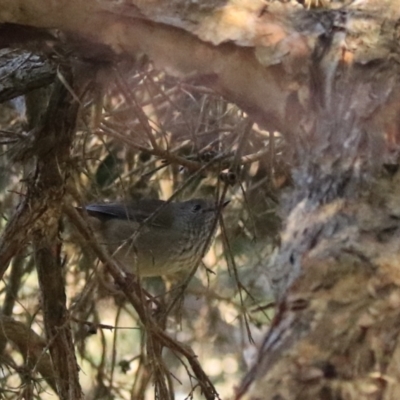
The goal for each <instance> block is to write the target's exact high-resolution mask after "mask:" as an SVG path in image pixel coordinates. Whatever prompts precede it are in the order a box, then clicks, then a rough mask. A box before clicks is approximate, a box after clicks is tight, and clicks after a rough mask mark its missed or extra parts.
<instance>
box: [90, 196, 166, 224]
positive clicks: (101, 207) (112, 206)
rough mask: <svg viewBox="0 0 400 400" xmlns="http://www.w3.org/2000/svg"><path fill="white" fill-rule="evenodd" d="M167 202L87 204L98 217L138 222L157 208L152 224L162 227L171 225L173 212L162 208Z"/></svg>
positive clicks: (153, 200)
mask: <svg viewBox="0 0 400 400" xmlns="http://www.w3.org/2000/svg"><path fill="white" fill-rule="evenodd" d="M164 204H165V202H164V201H162V200H156V199H151V200H144V201H138V202H136V203H131V204H124V203H104V204H89V205H87V206H85V208H86V211H87V212H88V214H89V215H91V216H93V217H96V218H100V219H101V218H104V219H112V218H117V219H124V220H132V221H135V222H138V223H142V222H144V221H145V220H146V219H147V218H149V217H150V216H151V215H153V214H154V213H155V212H157V210H160V211H159V212H158V213H157V214H156V215H155V216H154V218H152V219H151V221H150V223H151V224H152V225H157V226H160V227H168V226H170V225H171V223H172V221H171V217H172V216H171V217H170V215H171V213H168V212H163V209H162V208H161V207H162V206H163V205H164Z"/></svg>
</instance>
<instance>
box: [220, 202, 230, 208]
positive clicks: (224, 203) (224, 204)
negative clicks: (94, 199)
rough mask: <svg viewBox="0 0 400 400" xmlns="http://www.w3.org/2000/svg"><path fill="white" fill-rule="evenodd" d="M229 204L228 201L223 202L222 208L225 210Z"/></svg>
mask: <svg viewBox="0 0 400 400" xmlns="http://www.w3.org/2000/svg"><path fill="white" fill-rule="evenodd" d="M230 202H231V201H230V200H225V201H224V202H223V203H222V208H225V207H226V206H227V205H228V204H229V203H230Z"/></svg>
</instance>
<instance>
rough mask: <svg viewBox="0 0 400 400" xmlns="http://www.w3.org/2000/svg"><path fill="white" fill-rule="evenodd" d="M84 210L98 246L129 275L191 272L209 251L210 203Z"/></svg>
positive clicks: (99, 206)
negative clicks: (98, 242)
mask: <svg viewBox="0 0 400 400" xmlns="http://www.w3.org/2000/svg"><path fill="white" fill-rule="evenodd" d="M228 203H229V201H226V202H224V203H223V204H222V206H223V207H225V206H226V205H227V204H228ZM85 208H86V211H87V212H88V214H89V216H90V223H91V225H92V227H93V230H94V232H95V233H96V235H98V239H99V241H100V242H101V243H103V244H105V245H106V246H107V247H108V249H109V251H110V252H111V253H112V254H113V255H114V257H115V258H116V259H117V260H118V261H119V262H120V263H121V264H122V265H123V266H124V267H125V268H126V269H127V271H128V272H131V273H133V274H139V275H140V276H143V277H146V276H160V275H169V274H173V273H175V272H178V271H182V270H187V271H189V270H190V269H191V268H192V267H194V265H195V263H196V262H198V261H199V260H200V259H201V258H202V257H203V256H204V254H205V253H206V252H207V251H208V249H209V247H210V245H211V242H212V238H213V236H214V234H215V227H216V223H215V219H216V218H217V211H218V208H217V206H216V204H215V203H214V202H212V201H209V200H204V199H194V200H188V201H183V202H170V203H167V202H165V201H162V200H152V199H146V200H140V201H138V202H135V203H110V204H90V205H87V206H86V207H85ZM213 228H214V229H213ZM207 240H208V247H207V248H206V242H207Z"/></svg>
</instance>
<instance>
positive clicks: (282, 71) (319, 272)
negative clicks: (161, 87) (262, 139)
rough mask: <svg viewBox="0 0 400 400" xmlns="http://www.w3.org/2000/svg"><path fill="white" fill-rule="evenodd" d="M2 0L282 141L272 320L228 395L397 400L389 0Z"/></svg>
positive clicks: (395, 14) (10, 18) (8, 12)
mask: <svg viewBox="0 0 400 400" xmlns="http://www.w3.org/2000/svg"><path fill="white" fill-rule="evenodd" d="M3 3H4V4H3V7H2V10H0V21H4V22H12V23H18V24H26V25H30V26H36V27H40V28H50V27H57V28H59V29H62V30H65V31H66V32H68V33H69V34H71V33H74V34H75V35H76V34H77V35H80V37H83V38H86V39H87V40H89V39H90V40H93V41H94V42H96V43H101V44H106V45H108V46H109V47H110V48H111V49H112V50H113V51H115V52H117V53H119V54H130V55H134V54H136V53H137V52H138V51H142V52H145V53H146V54H148V55H149V56H150V57H151V58H152V59H153V60H154V61H155V62H156V63H157V65H158V66H160V67H163V68H165V69H166V70H167V71H168V72H170V73H175V74H180V75H181V76H183V77H190V78H192V79H193V78H194V77H195V78H197V79H198V80H201V82H202V83H203V84H204V85H208V86H210V87H211V88H213V89H214V90H216V91H218V92H219V93H221V94H223V95H224V96H226V97H227V98H229V99H230V100H232V101H234V102H236V103H237V104H238V105H240V106H241V107H243V109H244V110H246V111H247V112H249V113H250V114H251V115H252V116H254V117H255V118H256V119H257V121H259V122H261V123H262V124H263V125H264V126H265V127H266V128H268V129H271V130H272V129H277V130H279V131H281V132H282V133H283V134H284V135H285V136H286V138H287V140H288V141H289V143H290V144H291V145H292V147H293V152H294V153H295V155H296V157H297V159H298V160H299V165H298V167H297V169H296V171H294V177H295V179H294V180H295V184H296V187H295V189H294V190H293V192H292V193H291V194H290V196H288V198H287V199H286V200H285V201H284V207H285V211H286V219H285V227H284V230H283V232H282V245H281V248H280V250H279V252H278V254H277V255H276V257H275V259H274V262H273V268H272V269H271V271H270V273H271V276H272V278H273V281H274V283H275V288H276V294H277V298H278V306H277V315H276V317H275V320H274V322H273V326H272V327H271V330H270V332H269V334H268V335H267V337H266V338H265V341H264V343H263V346H262V349H261V351H260V356H259V359H258V362H257V363H256V365H255V366H254V368H253V369H252V370H251V372H250V373H249V374H248V376H247V377H246V379H245V380H244V381H243V384H242V385H241V387H240V388H239V389H238V397H240V396H241V395H243V394H244V393H245V392H247V396H248V397H249V398H252V399H261V398H262V399H342V398H343V399H382V398H384V399H397V398H398V397H399V393H400V387H399V377H398V376H399V367H398V365H399V362H398V361H399V360H398V359H399V354H400V350H399V346H398V339H399V333H400V325H399V322H398V321H399V320H400V319H399V315H398V314H399V311H398V309H399V307H398V306H399V301H400V281H399V279H398V265H397V264H398V262H397V260H398V258H399V252H400V243H399V240H398V236H399V235H398V230H399V228H400V226H399V218H400V213H399V211H400V209H399V206H398V200H397V199H398V197H399V196H398V193H397V192H398V187H399V185H398V180H399V179H400V178H399V176H398V174H394V175H393V173H392V168H389V170H390V172H388V171H387V170H385V169H384V167H383V166H384V164H397V162H398V150H399V146H398V145H399V123H400V121H399V118H398V115H399V105H400V101H399V100H400V99H399V96H400V90H399V78H398V77H399V72H400V71H399V64H398V59H399V46H398V39H399V28H398V26H399V19H400V2H399V1H397V0H393V1H389V0H387V1H379V2H378V1H376V0H370V1H363V2H361V1H359V2H354V3H352V4H351V5H350V6H348V7H346V8H344V9H342V10H335V11H326V12H306V11H304V10H299V9H296V8H295V9H293V8H291V7H290V6H289V5H277V4H275V5H273V6H272V5H271V6H265V5H262V6H261V5H260V6H258V4H256V3H250V2H249V3H247V2H246V1H243V2H224V3H223V4H220V7H219V8H215V7H214V5H215V4H214V3H211V2H210V3H207V4H210V6H209V8H206V9H205V11H204V9H202V10H200V11H202V12H203V14H201V12H200V11H199V10H196V9H195V10H194V11H193V9H191V8H190V7H189V8H185V7H184V6H185V4H186V2H183V1H182V2H174V3H173V4H174V5H173V6H169V4H168V3H169V2H166V1H158V2H151V5H147V4H148V3H146V2H139V1H137V2H134V4H135V6H131V8H130V10H131V11H132V13H131V14H129V13H127V12H126V9H127V8H126V7H127V5H126V4H123V6H124V7H123V8H122V9H123V10H124V12H123V14H121V12H122V11H121V6H120V5H119V6H118V7H117V6H116V5H115V4H114V3H107V7H106V6H105V5H106V3H104V2H94V1H87V2H84V4H82V3H81V2H76V1H70V2H63V3H54V2H51V1H45V0H42V1H37V0H35V1H33V0H32V1H24V8H23V12H22V11H21V10H22V8H21V7H20V4H19V3H20V2H19V1H15V0H13V1H11V0H10V1H5V2H4V1H3ZM179 5H181V7H179ZM157 7H159V8H157ZM160 7H161V8H160ZM174 7H175V8H174ZM43 10H46V11H47V12H46V13H44V12H43ZM158 10H161V11H158ZM195 12H197V14H196V13H195ZM193 13H195V14H193ZM122 15H123V16H122ZM66 16H68V17H66ZM234 16H237V18H233V17H234ZM230 17H232V18H230ZM160 22H162V24H161V23H160ZM171 25H174V26H171ZM100 27H101V29H100ZM227 41H230V43H223V42H227ZM75 43H76V41H75ZM221 43H222V44H221ZM244 46H246V47H244ZM81 47H82V45H81ZM394 169H395V168H394ZM249 388H250V389H251V390H250V391H249Z"/></svg>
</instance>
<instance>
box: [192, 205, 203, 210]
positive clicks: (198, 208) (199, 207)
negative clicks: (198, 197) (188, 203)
mask: <svg viewBox="0 0 400 400" xmlns="http://www.w3.org/2000/svg"><path fill="white" fill-rule="evenodd" d="M200 209H201V205H200V204H195V205H194V206H193V211H195V212H197V211H200Z"/></svg>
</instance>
